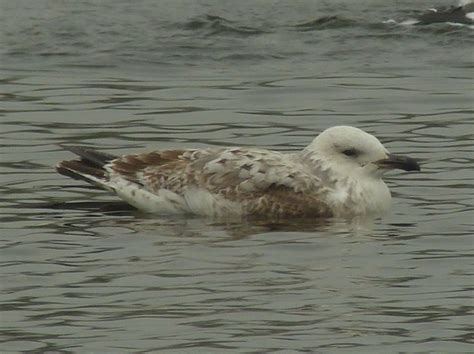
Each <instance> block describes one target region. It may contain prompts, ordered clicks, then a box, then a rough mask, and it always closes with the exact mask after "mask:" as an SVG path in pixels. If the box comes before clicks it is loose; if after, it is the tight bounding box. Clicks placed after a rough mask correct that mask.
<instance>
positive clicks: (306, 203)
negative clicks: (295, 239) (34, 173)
mask: <svg viewBox="0 0 474 354" xmlns="http://www.w3.org/2000/svg"><path fill="white" fill-rule="evenodd" d="M61 146H62V147H63V148H64V149H65V150H68V151H70V152H72V153H74V154H76V155H78V156H79V159H76V160H67V161H61V162H60V163H58V165H57V166H56V170H57V171H58V172H59V173H60V174H63V175H65V176H69V177H72V178H75V179H79V180H83V181H86V182H88V183H90V184H93V185H95V186H98V187H100V188H103V189H105V190H108V191H110V192H112V193H115V194H116V195H117V196H118V197H119V198H121V199H123V200H124V201H126V202H128V203H129V204H131V205H132V206H134V207H136V208H137V209H139V210H142V211H144V212H148V213H153V214H160V215H164V214H193V215H199V216H206V217H213V218H227V217H245V218H262V217H263V218H293V217H295V218H301V217H303V218H306V217H310V218H328V217H344V218H351V217H357V216H368V215H381V214H383V213H385V212H386V211H387V210H388V209H389V207H390V203H391V195H390V191H389V189H388V187H387V185H386V184H385V183H384V181H383V180H382V177H383V175H384V174H385V172H387V171H389V170H392V169H401V170H405V171H419V170H420V166H419V164H418V163H417V162H416V161H415V160H414V159H412V158H410V157H407V156H401V155H394V154H390V153H389V152H388V150H387V149H386V148H385V147H384V146H383V145H382V143H381V142H380V141H379V140H378V139H377V138H376V137H374V136H373V135H371V134H368V133H366V132H364V131H363V130H361V129H358V128H355V127H350V126H335V127H331V128H328V129H326V130H324V131H323V132H322V133H321V134H319V135H318V136H317V137H316V138H315V139H314V140H313V141H312V142H311V143H310V144H309V145H308V146H307V147H305V148H304V149H303V150H301V151H298V152H291V153H283V152H278V151H272V150H266V149H260V148H247V147H228V148H213V147H211V148H204V149H178V150H159V151H152V152H145V153H138V154H129V155H123V156H119V157H117V156H114V155H111V154H108V153H103V152H99V151H96V150H93V149H91V148H87V147H81V146H64V145H61Z"/></svg>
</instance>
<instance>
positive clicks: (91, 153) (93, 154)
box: [59, 145, 117, 167]
mask: <svg viewBox="0 0 474 354" xmlns="http://www.w3.org/2000/svg"><path fill="white" fill-rule="evenodd" d="M59 146H61V147H62V148H63V149H64V150H67V151H70V152H72V153H74V154H76V155H78V156H80V157H81V160H84V161H86V162H87V163H88V164H89V165H92V166H95V167H102V166H104V165H105V164H106V163H108V162H110V161H112V160H114V159H116V158H117V156H115V155H112V154H107V153H105V152H100V151H97V150H94V149H91V148H88V147H85V146H66V145H59Z"/></svg>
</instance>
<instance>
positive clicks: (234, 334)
mask: <svg viewBox="0 0 474 354" xmlns="http://www.w3.org/2000/svg"><path fill="white" fill-rule="evenodd" d="M435 5H449V4H446V3H442V2H440V1H433V2H429V1H419V2H416V4H415V3H413V2H411V1H408V0H407V1H375V0H374V1H369V0H366V1H360V2H357V4H355V3H354V2H349V1H320V2H318V1H309V0H308V1H304V0H300V1H292V2H290V1H288V2H284V1H256V2H250V1H249V2H234V1H201V2H192V1H178V2H175V1H158V2H155V1H136V2H128V1H102V2H91V1H86V0H82V1H74V2H57V1H51V0H49V1H46V0H43V1H34V2H33V1H15V2H12V1H2V2H0V10H1V11H0V16H1V17H2V18H1V23H2V31H1V33H2V37H1V39H0V44H1V45H0V51H1V63H0V71H1V81H0V85H1V92H2V101H1V112H0V113H1V121H0V134H1V138H2V143H1V146H0V153H1V154H2V157H1V167H2V174H1V177H0V178H1V182H2V183H1V186H0V188H1V200H0V207H1V217H2V232H1V236H0V246H1V252H0V257H1V258H0V262H1V269H2V270H1V273H0V274H1V280H0V286H1V317H0V325H1V329H2V331H1V333H2V334H1V335H0V343H1V345H0V346H1V351H2V352H5V353H10V352H35V353H36V352H50V353H73V352H74V353H76V352H97V353H99V352H100V353H104V352H109V353H120V352H123V353H128V352H169V353H194V352H202V353H222V352H248V353H257V352H258V353H263V352H316V353H380V352H382V351H384V352H413V353H414V352H416V353H428V352H429V353H435V352H440V353H469V352H471V351H472V342H473V341H472V326H473V321H472V277H471V274H472V270H471V269H472V262H471V259H472V258H471V257H472V233H473V222H472V211H473V209H474V207H473V192H472V190H473V184H472V180H473V177H474V176H473V172H472V166H473V159H472V156H473V155H472V152H473V148H472V146H473V143H474V136H473V124H472V118H473V112H474V107H473V104H472V102H473V98H474V97H473V91H472V68H473V62H472V59H473V58H472V44H473V39H474V36H473V31H472V28H470V27H469V26H455V25H450V24H436V25H432V26H426V27H423V26H418V27H417V26H403V25H400V24H399V23H402V22H403V21H405V20H407V19H409V18H412V17H413V16H415V15H416V14H418V13H419V12H420V11H421V10H423V9H426V8H428V7H432V6H435ZM390 20H393V21H390ZM387 21H388V22H387ZM384 22H385V23H384ZM336 124H349V125H354V126H358V127H360V128H363V129H365V130H367V131H369V132H371V133H373V134H375V135H376V136H378V137H379V138H380V139H381V140H382V141H383V142H384V144H385V145H386V146H387V147H388V148H389V149H390V150H391V151H393V152H397V153H404V154H408V155H410V156H412V157H415V158H417V159H419V160H420V161H421V163H422V169H423V170H422V172H421V173H416V174H406V173H398V172H397V173H392V174H391V175H390V176H389V177H388V178H387V183H388V184H389V185H390V187H391V189H392V191H393V194H394V203H393V210H392V212H391V213H390V215H388V216H387V217H385V218H384V219H382V220H377V221H375V223H374V225H373V227H372V228H364V229H354V228H353V227H352V226H351V225H348V224H346V223H344V222H342V221H339V220H327V221H314V220H307V221H294V222H291V221H282V222H279V223H275V222H273V223H265V222H259V223H246V222H243V223H223V222H219V221H213V220H205V219H199V218H192V219H185V218H179V217H168V218H163V217H150V216H146V215H143V214H140V213H139V212H136V211H131V210H126V209H125V210H123V209H122V208H121V207H122V206H123V205H117V204H116V199H115V198H114V197H113V196H110V195H108V194H107V193H105V192H102V191H97V190H95V189H91V188H87V187H86V186H84V185H83V184H81V183H79V182H76V181H72V180H69V179H67V178H65V177H63V176H60V175H58V174H56V173H55V171H54V168H53V166H54V164H55V163H56V162H57V161H59V160H61V159H64V158H67V157H70V154H69V153H67V152H64V151H62V150H61V149H60V148H59V147H58V146H57V144H58V143H61V142H67V143H71V144H72V143H80V144H83V145H89V146H93V147H96V148H101V149H104V150H105V151H109V152H112V153H116V154H119V153H126V152H129V151H137V150H138V151H139V150H143V149H151V148H156V149H165V148H172V147H204V146H222V145H258V146H263V147H268V148H272V149H276V150H282V151H292V150H296V149H301V148H302V147H303V146H305V145H306V144H307V143H308V142H309V141H310V140H311V139H312V138H313V137H314V136H315V135H316V134H317V133H318V132H319V131H321V130H322V129H324V128H326V127H328V126H331V125H336ZM101 203H104V205H105V206H104V207H102V208H99V205H100V204H101ZM117 207H119V208H117ZM470 316H471V317H470Z"/></svg>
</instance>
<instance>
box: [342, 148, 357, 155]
mask: <svg viewBox="0 0 474 354" xmlns="http://www.w3.org/2000/svg"><path fill="white" fill-rule="evenodd" d="M342 153H343V154H344V155H346V156H356V155H357V150H356V149H354V148H352V149H347V150H344V151H343V152H342Z"/></svg>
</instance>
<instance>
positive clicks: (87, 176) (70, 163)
mask: <svg viewBox="0 0 474 354" xmlns="http://www.w3.org/2000/svg"><path fill="white" fill-rule="evenodd" d="M60 146H61V147H62V148H63V149H65V150H68V151H71V152H72V153H74V154H76V155H78V156H79V157H80V159H79V160H66V161H61V162H60V163H58V164H57V165H56V171H58V172H59V173H60V174H62V175H64V176H68V177H71V178H74V179H78V180H82V181H86V182H87V183H90V184H93V185H96V186H98V187H101V188H104V189H107V190H111V188H110V187H109V186H108V181H109V178H108V175H107V172H106V171H105V169H104V166H105V165H106V164H107V163H109V162H110V161H112V160H114V159H116V158H117V157H116V156H114V155H111V154H106V153H103V152H99V151H96V150H94V149H91V148H87V147H83V146H64V145H60Z"/></svg>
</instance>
